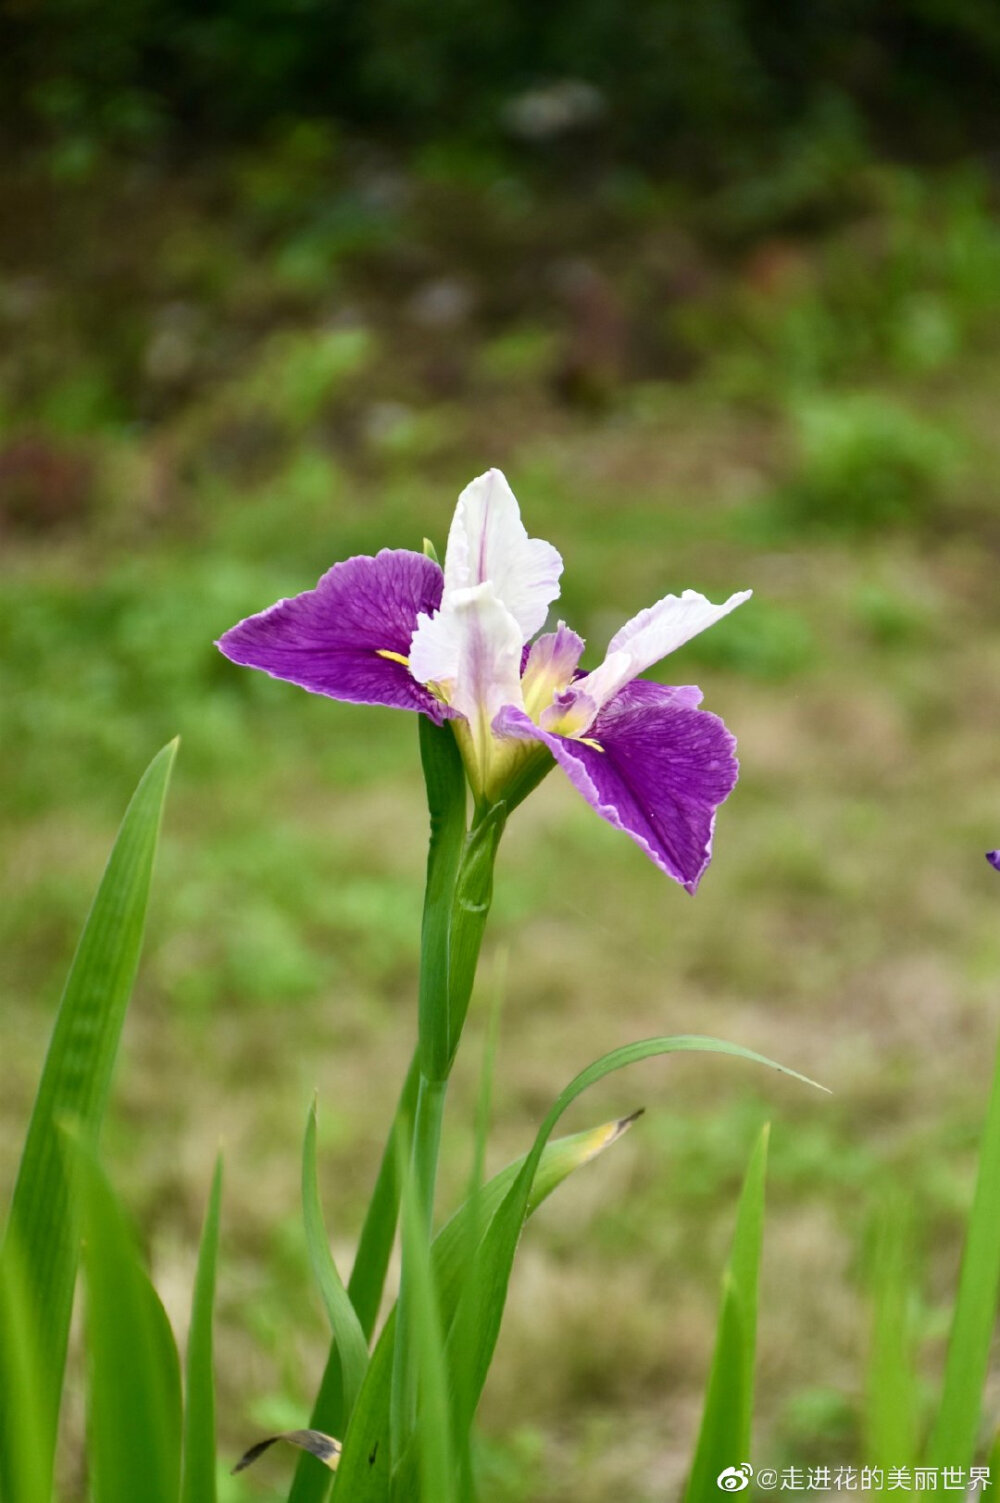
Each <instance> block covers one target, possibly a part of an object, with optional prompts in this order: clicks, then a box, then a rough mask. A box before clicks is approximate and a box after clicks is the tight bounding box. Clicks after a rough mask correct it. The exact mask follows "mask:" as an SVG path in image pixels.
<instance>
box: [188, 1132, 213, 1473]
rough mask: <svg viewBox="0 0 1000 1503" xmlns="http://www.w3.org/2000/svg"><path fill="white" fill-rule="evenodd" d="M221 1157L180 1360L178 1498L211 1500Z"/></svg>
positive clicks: (203, 1235)
mask: <svg viewBox="0 0 1000 1503" xmlns="http://www.w3.org/2000/svg"><path fill="white" fill-rule="evenodd" d="M221 1202H222V1160H221V1158H220V1159H217V1160H216V1164H215V1173H214V1174H213V1176H212V1189H211V1192H210V1193H209V1197H208V1211H207V1212H206V1214H205V1225H204V1227H203V1229H202V1233H201V1246H200V1248H199V1249H198V1268H197V1271H196V1273H195V1279H194V1297H193V1299H192V1302H191V1327H190V1330H189V1331H188V1345H187V1360H186V1363H185V1378H186V1382H185V1385H184V1387H185V1392H184V1434H183V1445H182V1468H181V1503H215V1497H216V1487H215V1376H214V1373H213V1370H212V1311H213V1306H214V1304H215V1268H216V1263H217V1261H218V1255H219V1212H220V1207H221Z"/></svg>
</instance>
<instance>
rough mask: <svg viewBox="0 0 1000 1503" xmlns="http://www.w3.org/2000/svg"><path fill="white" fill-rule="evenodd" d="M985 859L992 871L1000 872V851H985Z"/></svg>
mask: <svg viewBox="0 0 1000 1503" xmlns="http://www.w3.org/2000/svg"><path fill="white" fill-rule="evenodd" d="M986 859H987V861H988V862H989V863H990V866H992V868H993V870H994V871H998V872H1000V851H987V852H986Z"/></svg>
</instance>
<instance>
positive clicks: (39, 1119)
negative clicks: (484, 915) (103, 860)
mask: <svg viewBox="0 0 1000 1503" xmlns="http://www.w3.org/2000/svg"><path fill="white" fill-rule="evenodd" d="M176 750H177V742H176V741H174V742H171V743H170V745H169V746H165V747H164V748H163V750H162V751H161V752H159V753H158V755H157V756H156V757H154V759H153V761H152V762H151V764H150V766H149V768H148V769H147V771H146V773H145V775H144V776H143V778H142V781H141V782H140V784H139V786H138V788H137V789H136V792H135V795H134V796H133V798H132V802H131V803H130V804H129V807H128V810H127V812H126V814H125V818H124V820H123V822H122V826H121V829H120V831H119V833H118V838H117V840H116V841H115V845H114V849H113V850H112V852H111V858H110V860H109V862H108V865H107V868H106V869H105V872H104V876H103V878H102V880H101V885H100V887H99V888H98V892H97V896H96V898H95V900H94V905H93V907H92V908H91V911H90V915H89V917H88V919H87V923H86V927H85V928H84V931H83V935H82V937H81V939H80V943H79V946H78V948H77V952H76V956H75V958H74V960H73V965H72V968H71V970H70V973H69V979H68V980H67V983H66V989H65V991H64V993H63V997H62V1002H61V1004H60V1007H59V1014H58V1017H57V1018H56V1023H55V1027H54V1029H53V1033H52V1039H51V1042H50V1044H49V1051H48V1055H47V1058H46V1061H45V1067H44V1069H43V1072H42V1078H41V1082H40V1084H39V1087H38V1094H37V1096H36V1098H35V1105H34V1109H33V1111H32V1116H31V1122H30V1125H29V1127H28V1135H27V1139H26V1142H25V1146H24V1151H23V1154H22V1157H21V1164H20V1168H19V1170H18V1175H17V1182H16V1184H15V1187H14V1196H13V1200H12V1203H11V1210H10V1218H9V1221H8V1227H7V1235H6V1236H5V1244H4V1245H5V1247H6V1244H7V1241H8V1239H10V1238H13V1239H14V1240H15V1241H16V1242H17V1244H18V1245H19V1246H20V1248H21V1252H22V1256H23V1260H24V1268H25V1291H26V1295H27V1298H28V1300H29V1303H30V1307H31V1325H32V1327H33V1328H34V1329H35V1330H36V1332H37V1340H38V1352H39V1361H40V1364H41V1372H42V1404H43V1409H42V1433H43V1436H44V1445H43V1455H44V1457H45V1461H46V1465H47V1467H48V1475H49V1477H50V1478H51V1471H52V1460H53V1455H54V1452H55V1437H56V1427H57V1424H58V1418H59V1404H60V1398H61V1394H62V1380H63V1370H64V1368H65V1365H66V1344H67V1340H68V1337H69V1323H70V1315H71V1313H72V1308H73V1288H74V1285H75V1283H76V1270H77V1261H78V1256H79V1237H78V1232H77V1228H76V1223H75V1219H74V1215H73V1210H72V1207H71V1205H70V1198H69V1188H68V1184H67V1180H66V1166H65V1163H64V1158H63V1150H62V1146H61V1143H60V1140H59V1135H58V1124H59V1123H60V1122H71V1123H73V1124H74V1131H75V1132H76V1133H77V1134H78V1135H79V1136H80V1138H81V1141H84V1142H89V1143H92V1144H95V1143H96V1142H97V1138H98V1135H99V1132H100V1127H101V1122H102V1120H103V1117H104V1110H105V1106H106V1104H107V1099H108V1092H109V1089H110V1085H111V1075H112V1071H113V1069H114V1063H115V1056H116V1054H117V1052H118V1041H119V1038H120V1036H121V1029H122V1023H123V1022H124V1019H125V1011H126V1008H127V1006H128V1000H129V995H130V993H131V990H132V983H133V981H134V979H135V973H136V967H137V966H138V962H139V951H140V948H141V945H142V934H143V927H144V924H145V918H146V905H147V901H148V898H149V886H150V880H151V877H152V872H153V858H154V856H155V853H156V845H157V840H158V837H159V831H160V820H161V816H162V812H163V801H164V798H165V795H166V790H167V783H168V780H169V777H170V770H171V767H172V766H173V761H174V756H175V753H176ZM10 1412H11V1405H10V1403H9V1402H7V1401H6V1400H5V1399H4V1396H3V1395H2V1394H0V1474H2V1473H3V1471H4V1467H5V1461H4V1458H5V1457H6V1456H7V1455H9V1454H10V1440H9V1437H8V1436H7V1434H6V1430H5V1421H4V1416H5V1415H7V1414H9V1413H10Z"/></svg>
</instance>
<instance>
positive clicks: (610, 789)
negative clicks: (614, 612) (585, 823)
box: [494, 680, 738, 892]
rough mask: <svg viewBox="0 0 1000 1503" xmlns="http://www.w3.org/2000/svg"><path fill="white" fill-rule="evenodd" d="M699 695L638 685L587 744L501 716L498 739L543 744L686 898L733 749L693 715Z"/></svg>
mask: <svg viewBox="0 0 1000 1503" xmlns="http://www.w3.org/2000/svg"><path fill="white" fill-rule="evenodd" d="M700 697H701V696H700V692H699V691H698V690H697V689H694V688H681V689H672V688H668V687H666V686H665V685H663V684H654V683H650V682H648V681H647V680H641V681H639V682H637V683H632V684H629V685H627V686H626V687H625V688H624V689H622V690H621V691H620V693H618V694H617V695H615V697H614V699H613V700H612V701H611V702H610V703H609V704H607V705H605V707H604V709H603V710H602V711H601V713H600V715H598V717H597V719H596V720H595V721H594V724H593V726H592V727H591V730H590V735H589V736H588V740H593V741H595V742H596V743H597V746H600V748H601V750H600V751H599V750H598V749H597V746H591V745H588V744H587V742H586V741H580V740H573V739H571V738H569V737H565V736H558V735H553V734H552V733H551V732H548V731H545V730H542V729H540V728H539V727H538V726H536V725H533V724H532V723H531V721H530V720H528V717H527V716H526V715H524V713H523V711H519V710H514V709H508V710H504V711H503V712H502V713H501V714H500V715H499V716H498V717H497V719H496V721H495V723H494V730H495V731H496V733H497V734H498V735H504V736H522V737H524V738H530V739H536V740H539V741H543V742H544V743H545V745H546V746H547V747H548V748H549V750H550V751H551V752H552V754H553V756H554V757H555V759H556V761H557V762H559V764H560V765H561V766H562V768H563V769H564V771H565V772H566V773H567V774H568V776H569V779H570V781H571V782H572V784H573V786H574V788H576V789H577V791H578V792H579V793H581V794H582V795H583V797H584V798H585V799H586V800H587V802H588V803H589V804H590V805H591V806H592V807H593V808H594V809H596V811H597V813H598V814H600V816H601V817H602V819H606V820H607V821H608V823H609V824H612V825H614V826H615V828H616V829H619V830H624V831H625V833H626V834H627V835H630V836H631V837H632V839H633V840H634V841H635V842H636V844H637V845H638V846H639V848H640V850H642V851H644V852H645V854H646V855H647V856H648V857H649V858H650V860H651V861H654V862H655V863H656V865H657V866H658V867H660V869H661V870H662V871H664V872H666V873H667V875H668V876H670V877H673V878H674V880H675V881H677V882H679V883H680V884H681V885H682V886H683V887H685V888H686V889H687V891H688V892H694V891H695V889H696V887H697V886H698V883H699V881H700V880H701V877H702V874H703V873H704V871H705V868H706V867H707V866H708V863H709V861H710V859H711V855H712V834H713V830H714V826H715V811H716V809H717V807H718V806H719V804H721V803H722V802H723V800H724V799H726V798H728V796H729V794H730V793H731V792H732V790H733V788H734V786H735V784H736V777H737V773H738V764H737V762H736V757H735V755H734V748H735V744H736V743H735V741H734V739H733V737H732V736H731V735H730V733H729V732H728V731H727V729H726V727H725V726H724V725H723V723H722V721H721V720H720V719H719V718H718V716H716V715H710V714H708V713H707V712H706V711H704V710H699V709H696V708H695V706H696V705H697V704H698V702H699V700H700Z"/></svg>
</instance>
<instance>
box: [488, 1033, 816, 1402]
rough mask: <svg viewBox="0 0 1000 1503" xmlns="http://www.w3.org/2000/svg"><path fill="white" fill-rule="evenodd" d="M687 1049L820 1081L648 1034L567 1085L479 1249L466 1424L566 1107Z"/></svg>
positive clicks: (735, 1049) (741, 1055)
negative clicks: (644, 1063)
mask: <svg viewBox="0 0 1000 1503" xmlns="http://www.w3.org/2000/svg"><path fill="white" fill-rule="evenodd" d="M684 1052H696V1053H703V1054H727V1055H731V1056H732V1057H733V1058H736V1059H745V1060H748V1061H750V1062H752V1063H754V1064H758V1065H766V1066H767V1067H768V1068H769V1069H772V1070H779V1071H781V1072H782V1073H784V1074H787V1075H792V1076H794V1077H795V1078H796V1079H798V1080H801V1081H803V1082H804V1083H805V1084H807V1085H814V1084H815V1082H814V1081H810V1080H808V1079H807V1078H806V1077H805V1076H803V1075H798V1074H797V1072H796V1071H794V1070H787V1069H785V1068H784V1067H783V1066H782V1065H778V1064H775V1062H774V1061H773V1060H770V1059H767V1058H765V1057H764V1055H762V1054H756V1053H754V1052H753V1051H752V1050H750V1049H743V1048H741V1047H740V1046H739V1045H738V1044H726V1043H723V1042H722V1041H720V1040H719V1039H711V1038H701V1037H698V1036H696V1035H679V1036H677V1037H674V1038H653V1039H644V1040H641V1041H640V1042H638V1043H635V1044H626V1045H625V1046H624V1047H622V1048H621V1049H614V1050H612V1052H611V1053H610V1054H605V1055H604V1056H603V1057H602V1058H601V1059H598V1060H595V1061H594V1063H593V1064H592V1065H589V1066H588V1067H587V1069H585V1070H582V1071H581V1072H580V1074H579V1075H577V1077H576V1079H575V1080H573V1081H571V1082H570V1084H569V1085H568V1086H567V1087H566V1089H565V1090H564V1091H563V1093H562V1095H561V1096H560V1097H559V1098H558V1100H557V1101H556V1102H555V1104H554V1105H553V1107H552V1109H551V1111H550V1112H549V1114H548V1116H547V1117H546V1119H545V1121H544V1122H543V1123H542V1126H541V1128H540V1129H539V1131H538V1136H537V1137H536V1139H535V1143H534V1147H533V1148H532V1150H531V1152H530V1153H529V1155H528V1157H527V1159H526V1161H525V1164H524V1168H523V1169H522V1170H521V1172H520V1174H519V1175H518V1177H517V1180H516V1181H515V1183H514V1184H513V1185H512V1186H511V1188H510V1190H509V1191H508V1193H507V1196H506V1198H505V1200H504V1202H503V1204H502V1205H501V1207H500V1209H499V1210H498V1212H497V1214H496V1216H495V1217H494V1219H493V1221H492V1223H491V1224H490V1227H489V1230H488V1232H487V1234H486V1236H485V1238H484V1239H483V1242H482V1245H481V1247H480V1249H479V1255H478V1258H477V1267H476V1276H475V1278H474V1279H472V1280H470V1284H469V1290H468V1297H469V1299H470V1300H471V1302H472V1312H473V1313H472V1316H471V1318H470V1320H469V1328H470V1329H472V1330H473V1331H475V1333H476V1350H475V1354H474V1364H473V1369H472V1370H473V1372H474V1381H473V1382H472V1383H471V1384H470V1386H469V1389H468V1392H467V1393H464V1394H463V1395H461V1398H462V1401H463V1402H464V1403H465V1404H466V1412H465V1414H464V1415H463V1418H462V1425H463V1428H464V1426H466V1425H469V1424H471V1423H472V1416H473V1414H474V1412H475V1407H476V1405H477V1404H478V1402H479V1396H480V1394H481V1393H482V1388H483V1384H484V1383H485V1381H486V1374H487V1372H488V1371H489V1365H490V1361H491V1360H492V1357H493V1350H494V1347H495V1346H496V1341H497V1336H498V1335H499V1332H500V1321H501V1319H502V1316H503V1308H504V1304H505V1303H506V1298H507V1286H508V1283H509V1281H510V1271H511V1267H512V1265H513V1262H514V1253H515V1251H516V1248H517V1241H518V1238H519V1236H520V1234H521V1227H522V1226H523V1224H524V1215H525V1210H526V1207H527V1204H528V1197H529V1195H530V1192H531V1181H532V1179H533V1177H534V1173H535V1168H536V1167H537V1164H538V1160H539V1158H540V1157H541V1155H542V1153H543V1151H544V1148H545V1144H546V1142H547V1141H548V1138H549V1135H550V1133H551V1132H552V1129H553V1128H554V1127H555V1124H556V1123H557V1122H558V1120H559V1118H560V1117H561V1116H562V1114H563V1112H564V1111H565V1110H566V1108H567V1107H568V1106H570V1105H571V1104H572V1102H574V1101H575V1100H576V1098H577V1097H578V1096H579V1095H581V1094H582V1092H583V1091H585V1090H587V1088H588V1087H589V1086H592V1085H594V1084H595V1083H596V1082H597V1081H598V1080H602V1079H603V1078H604V1076H606V1075H610V1074H612V1073H613V1072H614V1071H616V1070H621V1069H623V1068H624V1066H625V1065H630V1064H636V1063H638V1061H639V1060H643V1059H651V1058H653V1056H654V1055H660V1054H676V1053H684Z"/></svg>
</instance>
